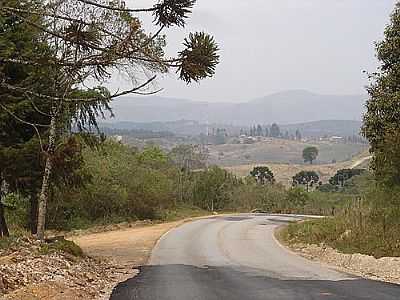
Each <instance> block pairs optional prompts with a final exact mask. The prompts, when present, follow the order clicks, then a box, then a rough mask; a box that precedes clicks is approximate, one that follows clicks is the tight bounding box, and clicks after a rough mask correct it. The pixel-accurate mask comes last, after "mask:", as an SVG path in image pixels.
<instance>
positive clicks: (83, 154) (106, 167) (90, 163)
mask: <svg viewBox="0 0 400 300" xmlns="http://www.w3.org/2000/svg"><path fill="white" fill-rule="evenodd" d="M70 143H71V144H70V145H69V146H68V149H70V148H74V151H75V152H74V153H75V154H74V156H73V157H75V160H74V161H75V163H74V172H73V174H74V176H73V177H72V176H70V177H68V181H67V182H60V184H58V185H53V186H52V188H51V193H50V200H49V203H48V218H47V228H49V229H56V230H71V229H78V228H85V227H89V226H92V225H93V224H108V223H115V222H123V221H132V220H143V219H153V220H165V219H167V218H168V215H169V214H170V213H171V212H173V211H177V210H179V209H182V208H188V209H202V210H204V211H209V212H212V211H231V212H250V211H252V210H257V211H264V212H269V213H274V212H275V213H291V212H297V213H313V214H331V212H332V207H333V206H338V205H340V203H339V201H338V199H337V197H335V198H330V197H326V198H325V199H324V200H322V201H321V199H319V198H318V197H316V196H315V195H313V194H311V193H307V192H306V191H305V189H303V188H301V187H294V188H292V189H287V188H285V187H284V186H282V185H280V184H278V183H276V182H275V180H274V174H273V173H272V172H271V171H270V170H269V169H268V168H267V167H256V168H254V170H252V172H251V173H250V174H249V175H248V176H247V177H246V178H238V177H236V176H234V175H233V174H231V173H229V172H227V171H226V170H223V169H221V168H219V167H216V166H213V167H209V168H206V165H205V159H206V157H205V156H204V155H203V154H202V153H201V151H199V149H197V148H196V147H193V146H190V145H181V146H178V147H176V148H174V149H172V150H171V151H170V152H164V151H162V150H160V149H159V148H157V147H147V148H145V149H143V150H138V149H137V148H134V147H130V146H127V145H123V144H121V143H117V142H115V141H113V140H111V139H107V140H101V141H98V142H97V143H96V144H95V147H91V146H89V145H87V144H85V142H84V140H83V139H81V138H78V137H76V139H75V141H74V143H72V142H70ZM34 196H35V193H34V191H32V193H30V194H28V193H27V190H20V191H19V192H10V193H8V194H7V195H6V196H5V198H4V199H3V203H4V204H5V206H6V214H5V216H6V218H7V220H8V222H9V223H10V225H11V228H12V230H13V231H15V230H18V229H21V228H22V229H28V230H29V228H30V227H32V226H31V224H32V222H34V221H35V218H34V217H33V216H32V215H31V213H30V211H31V202H32V201H31V197H34ZM34 228H35V227H34V226H33V229H34Z"/></svg>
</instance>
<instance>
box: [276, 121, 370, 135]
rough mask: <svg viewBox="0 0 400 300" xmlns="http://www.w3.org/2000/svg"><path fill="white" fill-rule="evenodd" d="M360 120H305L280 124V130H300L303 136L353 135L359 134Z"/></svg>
mask: <svg viewBox="0 0 400 300" xmlns="http://www.w3.org/2000/svg"><path fill="white" fill-rule="evenodd" d="M361 126H362V122H361V121H349V120H325V121H316V122H307V123H300V124H291V125H283V126H281V130H287V131H289V132H290V133H294V132H296V130H297V129H299V130H300V132H301V133H302V135H303V136H306V137H321V136H325V135H327V136H333V135H337V136H343V137H345V136H353V135H359V134H360V131H361Z"/></svg>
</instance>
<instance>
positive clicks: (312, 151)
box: [303, 146, 319, 164]
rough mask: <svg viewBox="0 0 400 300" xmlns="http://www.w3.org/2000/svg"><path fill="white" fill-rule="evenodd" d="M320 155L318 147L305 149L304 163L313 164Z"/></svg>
mask: <svg viewBox="0 0 400 300" xmlns="http://www.w3.org/2000/svg"><path fill="white" fill-rule="evenodd" d="M318 153H319V151H318V148H317V147H313V146H310V147H306V148H304V150H303V159H304V162H309V163H310V164H312V163H313V161H314V160H316V159H317V157H318Z"/></svg>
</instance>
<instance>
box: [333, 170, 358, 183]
mask: <svg viewBox="0 0 400 300" xmlns="http://www.w3.org/2000/svg"><path fill="white" fill-rule="evenodd" d="M364 172H365V170H363V169H341V170H338V171H337V172H336V174H335V175H334V176H333V177H332V178H330V179H329V183H330V184H331V185H334V186H341V187H343V186H344V184H345V182H346V181H348V180H349V179H351V178H353V177H354V176H359V175H362V174H363V173H364Z"/></svg>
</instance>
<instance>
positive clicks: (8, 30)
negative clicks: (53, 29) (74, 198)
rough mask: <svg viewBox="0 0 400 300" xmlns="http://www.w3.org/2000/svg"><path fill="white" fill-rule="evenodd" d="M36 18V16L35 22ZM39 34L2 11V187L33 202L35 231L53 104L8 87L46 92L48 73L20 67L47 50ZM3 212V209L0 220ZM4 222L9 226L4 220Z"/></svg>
mask: <svg viewBox="0 0 400 300" xmlns="http://www.w3.org/2000/svg"><path fill="white" fill-rule="evenodd" d="M37 3H38V1H35V0H31V1H23V2H22V3H21V1H15V0H7V1H2V6H3V5H4V7H13V6H17V5H18V6H19V7H20V8H21V9H24V10H30V9H34V8H35V7H36V6H37V5H38V4H37ZM37 19H38V18H37V17H32V20H36V21H37ZM40 34H41V32H40V30H38V29H37V28H34V27H32V26H30V25H29V24H27V23H26V22H23V21H22V20H20V19H19V18H18V17H16V16H14V15H12V14H6V13H4V12H3V11H0V82H1V83H2V85H0V99H1V101H0V184H2V183H3V181H6V182H7V184H8V186H9V191H20V192H21V193H22V194H24V196H27V197H28V198H29V199H30V206H31V208H30V218H31V220H30V223H31V230H32V232H34V231H35V230H34V227H35V223H36V222H35V221H34V220H35V218H36V213H37V194H38V191H39V189H40V180H39V178H40V177H41V176H42V171H43V167H42V165H41V160H42V156H41V153H40V150H39V145H40V143H41V141H40V140H38V138H37V134H40V135H42V136H45V135H46V133H47V126H48V124H49V123H50V119H49V117H48V116H47V115H46V114H44V113H43V111H46V110H47V108H48V107H49V104H47V103H38V101H37V99H36V98H35V97H34V96H32V95H26V94H23V93H18V92H16V91H10V90H8V89H7V88H5V87H4V84H8V83H9V84H13V85H15V86H24V85H29V86H30V87H31V88H32V89H38V90H39V89H40V90H46V89H47V86H48V83H47V81H46V79H45V76H43V75H44V73H45V69H40V70H39V69H37V68H36V67H35V66H32V65H29V64H21V63H18V60H19V59H20V58H21V57H25V58H27V59H34V58H36V57H37V56H39V55H41V54H42V53H43V52H44V51H46V45H45V44H43V43H40V42H38V37H39V35H40ZM17 116H20V117H21V118H20V117H17ZM22 116H23V118H22ZM42 146H43V147H44V146H45V145H42ZM16 161H18V163H17V164H16V163H15V162H16ZM3 211H4V209H0V217H2V216H1V215H2V213H3ZM2 223H3V224H5V219H4V218H3V222H2ZM4 226H6V224H5V225H4Z"/></svg>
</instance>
